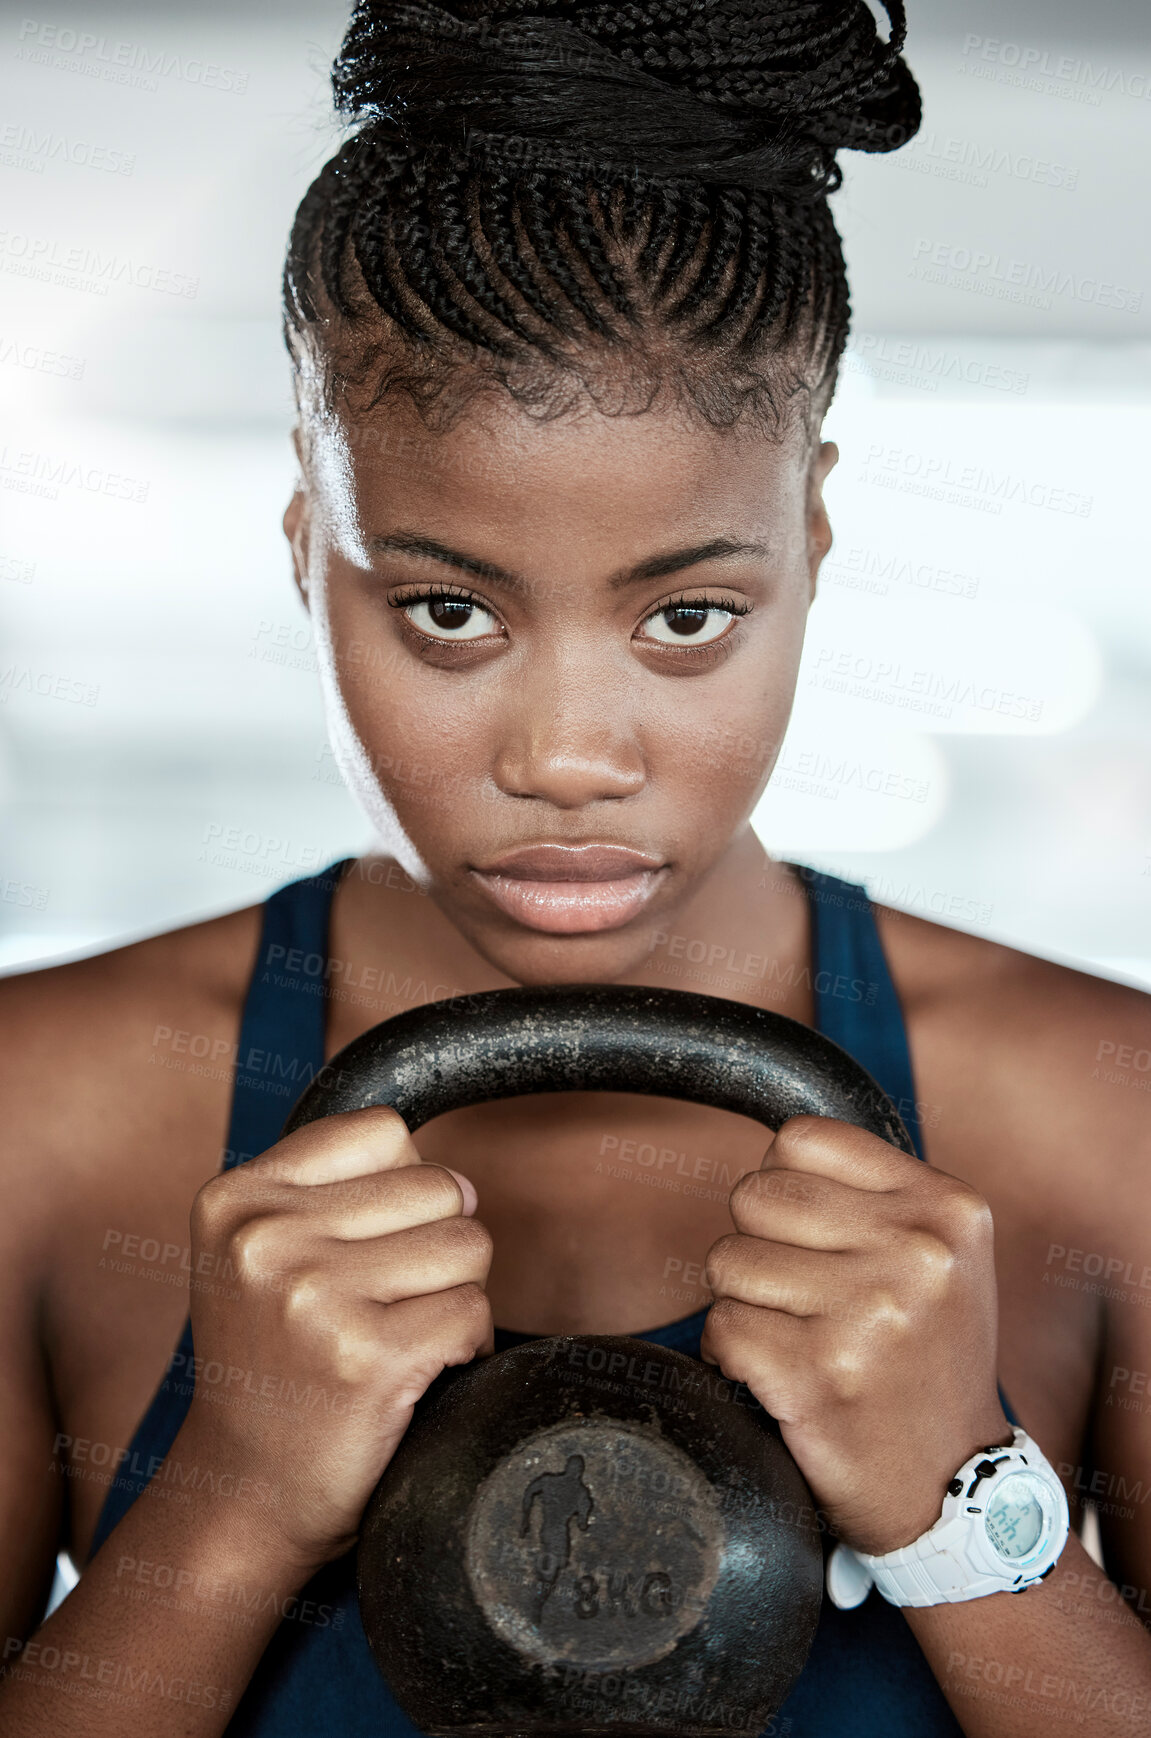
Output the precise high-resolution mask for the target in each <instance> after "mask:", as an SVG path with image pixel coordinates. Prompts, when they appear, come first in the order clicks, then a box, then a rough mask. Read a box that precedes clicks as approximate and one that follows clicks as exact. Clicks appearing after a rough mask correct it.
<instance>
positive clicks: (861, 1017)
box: [788, 863, 925, 1159]
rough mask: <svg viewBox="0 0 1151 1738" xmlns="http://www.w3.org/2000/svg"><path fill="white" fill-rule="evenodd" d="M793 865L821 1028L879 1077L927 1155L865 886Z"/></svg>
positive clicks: (899, 1018) (903, 1032)
mask: <svg viewBox="0 0 1151 1738" xmlns="http://www.w3.org/2000/svg"><path fill="white" fill-rule="evenodd" d="M788 867H789V868H791V869H794V871H795V873H796V874H797V875H798V876H799V878H800V880H801V881H802V882H803V885H804V887H805V888H806V890H807V900H808V909H809V910H810V912H811V932H812V933H811V981H812V991H813V994H814V997H815V1025H816V1028H817V1030H818V1031H820V1032H823V1033H824V1034H825V1035H826V1036H827V1037H828V1038H831V1039H833V1040H834V1042H835V1043H836V1044H839V1045H841V1046H842V1048H843V1049H844V1050H846V1051H847V1052H848V1053H849V1054H850V1055H852V1056H854V1057H855V1060H856V1061H857V1062H860V1063H862V1065H863V1067H864V1068H866V1069H867V1072H868V1073H869V1074H870V1075H872V1076H873V1078H874V1079H875V1080H877V1081H878V1082H879V1084H880V1086H882V1088H883V1090H884V1091H885V1092H886V1093H887V1096H888V1097H889V1098H890V1099H891V1100H892V1101H893V1103H894V1104H895V1108H896V1110H898V1112H899V1114H900V1116H901V1117H902V1118H903V1121H904V1123H905V1125H906V1127H907V1132H908V1134H909V1135H910V1136H911V1139H912V1141H913V1142H914V1145H915V1150H916V1152H917V1153H918V1155H919V1157H920V1158H921V1159H922V1158H923V1157H924V1156H925V1155H924V1151H923V1138H922V1132H921V1129H920V1126H919V1113H918V1109H917V1107H916V1101H915V1085H914V1080H913V1077H912V1072H911V1053H910V1051H909V1050H908V1047H907V1028H906V1026H905V1024H904V1019H903V1009H902V1008H901V1007H900V1003H899V996H898V994H897V992H896V988H895V984H894V982H893V981H892V977H891V972H890V971H889V969H888V965H887V958H886V955H885V954H884V951H883V943H882V942H881V940H880V938H879V930H878V927H877V925H876V922H875V908H874V907H873V905H872V903H871V900H870V899H869V897H868V894H867V889H866V888H865V887H861V886H859V885H857V884H856V883H855V882H853V881H840V880H839V879H838V878H837V877H836V876H834V875H825V874H824V873H823V872H822V870H819V869H808V868H805V867H804V866H803V865H802V864H799V863H792V864H789V865H788Z"/></svg>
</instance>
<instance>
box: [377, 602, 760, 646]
mask: <svg viewBox="0 0 1151 1738" xmlns="http://www.w3.org/2000/svg"><path fill="white" fill-rule="evenodd" d="M447 597H452V598H459V599H461V600H462V601H463V602H465V603H474V604H475V606H476V608H477V609H482V610H487V613H488V614H489V615H491V616H494V615H495V613H496V612H495V611H494V610H493V609H492V608H491V607H490V606H489V605H488V604H486V603H484V602H483V601H482V599H480V598H478V597H477V596H476V595H475V593H474V592H470V591H468V589H467V587H466V586H462V585H444V584H440V585H425V586H409V587H408V588H407V589H406V590H401V591H398V592H396V593H395V594H394V596H392V597H390V598H389V599H388V608H389V609H395V610H406V609H410V608H411V607H412V605H413V604H417V603H434V602H435V601H436V599H437V598H447ZM681 607H686V608H688V609H708V610H723V611H724V612H725V613H726V614H727V615H730V616H733V617H737V618H738V617H740V616H746V615H749V614H750V612H751V605H750V604H749V603H746V602H742V601H741V600H740V599H738V598H734V597H728V596H722V597H721V596H710V597H694V596H691V595H690V594H689V593H687V592H682V591H681V592H677V593H676V595H675V596H674V597H670V598H668V599H667V600H666V601H665V602H664V603H661V604H659V605H658V606H657V607H656V608H655V609H653V610H650V611H649V612H648V614H647V615H646V616H645V617H644V618H643V619H644V621H645V622H648V621H651V620H652V618H653V617H654V616H661V615H663V614H664V612H665V611H666V610H673V609H679V608H681ZM407 625H408V626H409V628H410V629H411V631H412V632H413V633H415V634H419V635H420V638H421V639H422V640H424V641H425V642H426V643H427V644H429V645H436V646H442V645H448V644H450V643H451V642H450V641H446V640H433V639H432V638H431V636H430V635H427V634H422V633H420V629H419V628H417V627H416V625H415V623H414V622H409V623H408V624H407ZM729 637H730V636H729V635H726V634H725V635H723V636H722V637H721V638H720V639H718V640H709V641H708V642H707V643H706V644H705V645H702V646H692V645H688V644H684V645H682V646H669V645H668V644H667V643H666V642H661V641H655V640H653V641H652V642H651V644H653V645H658V646H659V649H660V651H661V652H671V653H672V654H673V655H674V656H675V657H677V658H684V657H687V658H706V657H708V656H710V657H713V658H714V657H717V656H719V655H720V652H721V648H722V647H725V646H726V643H727V640H728V638H729ZM467 643H468V642H466V641H462V642H461V644H467ZM476 643H477V642H476V641H474V640H473V641H472V642H471V644H472V645H475V644H476Z"/></svg>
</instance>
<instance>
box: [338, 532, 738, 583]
mask: <svg viewBox="0 0 1151 1738" xmlns="http://www.w3.org/2000/svg"><path fill="white" fill-rule="evenodd" d="M368 541H369V547H370V549H371V551H372V553H373V554H374V555H392V554H395V555H416V556H422V557H425V558H427V559H430V560H432V561H439V562H442V563H443V564H444V565H445V566H446V567H454V568H458V569H460V570H461V571H462V572H464V573H470V574H473V575H474V576H475V577H476V578H478V579H489V580H493V581H495V582H497V583H498V584H500V585H504V586H506V587H507V588H508V590H509V591H521V592H526V591H530V590H531V581H530V580H528V579H525V578H524V576H523V575H522V574H520V573H514V572H512V571H511V570H510V569H509V568H506V567H499V566H497V564H496V563H495V562H493V561H482V560H481V559H480V558H479V557H478V556H475V555H467V554H465V553H464V552H463V551H462V550H459V549H449V548H448V546H447V545H446V544H444V543H439V542H437V541H436V539H435V538H433V537H424V536H422V535H421V534H420V533H419V532H416V531H393V532H391V533H390V534H389V535H388V536H386V537H382V536H381V537H372V538H369V540H368ZM770 554H771V549H770V547H769V546H768V545H767V544H766V543H740V542H736V541H735V539H733V538H731V537H713V538H711V539H710V540H709V541H708V542H707V543H695V544H692V545H690V546H689V547H688V548H686V549H669V550H665V551H664V552H662V553H661V554H659V555H649V556H648V558H647V560H646V561H640V562H638V563H637V564H636V565H635V566H634V567H625V568H619V569H617V571H616V572H615V573H613V574H610V575H609V577H608V588H609V590H611V591H622V590H623V589H624V587H626V586H629V585H638V584H640V583H641V582H643V581H646V580H652V579H663V578H664V577H665V575H667V574H669V573H680V572H682V571H683V569H684V568H687V567H696V566H698V565H699V563H700V562H703V561H725V560H730V559H731V558H732V557H734V556H737V555H761V556H767V555H770Z"/></svg>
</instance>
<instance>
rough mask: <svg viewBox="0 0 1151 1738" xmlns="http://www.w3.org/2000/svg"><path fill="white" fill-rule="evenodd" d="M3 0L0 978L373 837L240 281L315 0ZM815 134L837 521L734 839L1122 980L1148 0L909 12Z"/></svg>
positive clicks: (333, 3) (1139, 721)
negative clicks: (290, 528)
mask: <svg viewBox="0 0 1151 1738" xmlns="http://www.w3.org/2000/svg"><path fill="white" fill-rule="evenodd" d="M23 6H24V8H26V9H21V8H14V7H12V6H10V5H4V6H3V7H2V8H0V80H2V89H3V97H2V102H0V190H2V196H3V198H2V210H0V383H2V388H3V390H2V393H0V402H2V413H0V415H2V421H0V516H2V517H0V526H2V528H0V636H2V644H0V837H2V853H0V967H2V968H3V969H6V970H12V969H22V968H23V967H24V966H26V965H27V963H29V962H31V961H34V960H43V959H47V958H54V957H60V956H62V955H68V954H75V953H78V952H83V951H89V950H93V949H96V948H99V947H104V946H106V945H108V944H109V943H111V942H113V941H116V940H120V939H123V938H128V937H136V936H139V935H142V934H145V933H151V932H154V931H156V930H159V929H163V928H166V927H169V926H172V925H174V924H178V923H181V922H185V921H188V920H190V919H195V918H200V917H203V916H206V915H209V914H212V913H216V912H220V911H224V910H227V909H230V908H233V907H236V906H239V905H243V904H248V903H250V902H252V901H254V900H257V899H261V898H263V897H264V896H265V895H266V894H267V893H268V892H270V891H271V890H272V888H274V887H275V886H276V885H278V884H279V883H281V882H284V881H287V880H290V879H292V878H294V877H295V876H297V875H300V874H302V873H306V872H308V871H309V870H310V869H313V868H315V867H317V866H318V865H320V864H321V863H324V862H326V861H328V860H330V859H332V858H334V857H336V856H339V855H342V854H344V853H349V852H354V851H356V850H357V849H360V848H362V847H364V846H365V845H366V844H367V843H368V840H369V829H368V827H367V823H366V822H365V821H364V820H363V818H362V817H361V815H360V814H359V812H358V810H357V809H356V808H355V807H354V805H353V804H352V802H351V799H350V798H349V797H348V796H347V794H346V792H345V791H344V790H343V788H342V786H341V785H340V783H339V781H338V775H337V773H336V771H335V767H334V764H333V761H332V757H331V754H330V751H329V750H328V748H327V744H326V741H325V734H324V723H323V717H322V712H321V707H320V701H319V695H318V689H317V682H316V676H315V668H314V656H313V649H312V641H311V636H310V633H309V628H308V622H307V618H306V616H305V615H304V613H303V611H302V609H301V607H300V606H299V604H298V602H297V600H296V597H295V593H294V591H293V588H292V586H291V583H290V579H289V566H288V558H287V549H286V545H285V544H284V542H283V538H282V533H281V531H280V516H281V514H282V512H283V508H284V505H285V503H286V501H287V498H288V495H289V492H290V488H291V484H292V480H293V476H294V466H293V461H292V455H291V450H290V446H289V441H288V428H289V425H290V417H289V410H290V389H289V379H288V371H287V363H286V356H285V353H284V351H283V349H282V346H281V339H280V332H279V319H280V316H279V303H278V292H279V278H280V269H281V261H282V255H283V249H284V245H285V240H286V236H287V232H288V228H289V225H290V222H291V219H292V215H293V212H294V210H295V207H296V204H297V202H298V200H299V198H300V197H301V195H302V194H303V192H304V190H305V188H306V187H307V185H308V183H309V181H310V180H311V179H312V177H313V176H314V174H315V173H316V171H317V170H318V168H319V167H320V165H321V163H322V162H323V161H324V160H325V159H326V157H328V156H329V155H330V154H331V152H332V150H333V149H334V148H335V145H336V143H337V141H338V138H339V137H340V134H339V131H338V129H337V127H336V126H335V124H334V121H333V119H332V116H331V113H330V108H329V98H328V85H327V69H328V64H329V62H330V60H331V57H332V54H333V53H334V51H335V49H336V47H337V45H338V42H339V38H340V35H341V32H342V27H343V25H344V23H345V20H346V6H345V4H344V0H228V3H227V4H226V5H224V4H222V3H219V0H196V4H195V5H192V4H187V5H172V4H167V5H164V4H161V3H159V0H153V4H151V5H139V4H122V5H118V6H112V5H105V4H102V3H101V0H86V3H85V4H84V5H82V6H75V5H72V4H66V3H64V0H23ZM909 10H910V12H911V31H910V40H909V46H908V50H907V53H908V58H909V60H910V63H911V65H912V67H913V69H914V71H915V73H916V75H917V76H918V78H919V80H920V83H921V85H922V87H923V91H924V96H925V107H926V119H925V123H924V128H923V131H922V134H921V135H920V137H919V139H918V140H917V141H916V142H915V143H914V144H913V145H912V146H910V147H909V148H907V149H905V150H904V151H902V152H900V153H898V154H896V155H895V156H893V157H890V158H866V157H859V156H853V155H852V154H851V153H850V152H848V153H844V155H843V159H842V161H843V164H844V170H845V184H844V187H843V188H842V190H841V191H840V192H839V193H838V194H837V195H836V196H835V210H836V214H837V219H838V221H839V223H840V226H841V229H842V232H843V235H844V239H845V244H846V249H847V255H848V263H849V271H850V276H851V283H852V292H853V304H854V310H855V312H854V330H853V336H852V340H851V346H850V348H849V351H848V354H847V357H846V360H845V365H844V369H843V374H842V384H841V387H840V390H839V394H838V396H837V400H836V403H835V405H834V407H833V410H832V413H831V418H830V424H829V427H828V434H829V435H830V436H831V437H832V438H834V439H835V440H837V441H838V443H839V445H840V448H841V451H842V455H843V456H842V461H841V464H840V466H839V468H838V469H837V471H836V472H835V474H834V476H833V478H832V480H831V482H830V485H829V499H830V502H831V509H832V516H833V521H834V525H835V529H836V543H835V548H834V550H833V551H832V554H831V557H830V559H829V561H828V563H827V565H826V568H825V573H824V582H823V588H822V594H821V596H820V598H819V600H818V602H817V604H816V606H815V609H814V612H813V615H812V620H811V627H810V632H809V636H808V645H807V651H806V654H805V660H804V667H803V671H802V675H801V679H800V685H799V693H798V699H797V704H796V708H795V714H794V719H793V724H792V727H791V730H790V732H789V736H788V740H787V743H786V745H785V748H784V751H783V754H782V756H781V760H780V765H779V768H778V770H777V773H776V776H775V779H774V781H773V786H772V788H771V790H770V791H769V793H768V796H767V798H766V799H765V801H764V803H763V805H762V808H761V810H760V811H759V813H758V815H757V826H758V828H759V830H760V832H761V835H762V837H763V838H764V840H765V841H766V843H767V844H768V847H769V848H770V849H771V850H772V851H774V852H776V853H777V854H780V855H789V856H792V857H797V858H799V859H801V860H804V861H807V862H810V863H814V864H817V865H819V866H821V867H824V868H827V869H830V870H832V871H833V872H836V873H839V874H843V875H847V876H849V877H851V878H853V879H859V880H863V881H865V882H866V883H867V885H868V887H869V888H870V890H871V892H872V894H873V897H875V898H878V899H881V900H883V901H885V902H886V903H888V904H891V905H894V906H897V907H900V908H903V909H906V910H909V911H915V912H919V913H922V914H924V915H926V916H929V917H934V918H936V919H937V920H938V921H940V922H942V923H945V924H949V925H952V926H954V927H958V928H960V929H964V930H969V931H973V932H976V933H979V934H982V935H987V936H990V937H993V938H995V939H998V940H1002V941H1006V942H1008V943H1010V944H1012V945H1014V946H1017V947H1021V948H1024V949H1026V950H1028V951H1030V952H1032V953H1036V954H1040V955H1043V956H1045V957H1048V958H1053V959H1059V960H1065V961H1069V962H1071V963H1076V964H1080V965H1082V966H1085V967H1086V968H1087V969H1088V970H1091V971H1094V972H1097V973H1099V974H1101V975H1103V976H1108V977H1116V978H1123V979H1127V980H1129V981H1132V982H1140V983H1145V984H1151V933H1149V926H1148V921H1147V913H1148V903H1149V902H1148V894H1149V893H1151V753H1149V750H1151V713H1149V706H1148V691H1149V672H1151V593H1149V590H1148V586H1147V575H1146V566H1147V553H1146V551H1147V539H1146V535H1145V530H1144V524H1143V509H1144V506H1145V504H1146V500H1147V495H1146V490H1147V487H1148V485H1147V481H1146V476H1145V471H1146V464H1147V458H1148V454H1149V453H1151V438H1149V437H1151V427H1149V424H1151V415H1149V412H1151V242H1149V238H1148V226H1147V223H1146V216H1145V213H1146V198H1147V189H1146V174H1147V167H1146V166H1147V162H1148V159H1149V155H1151V152H1149V147H1151V41H1149V39H1148V33H1147V29H1146V14H1145V11H1144V10H1143V8H1142V5H1141V0H1129V3H1127V4H1123V3H1121V0H1097V3H1096V4H1095V5H1093V6H1092V7H1090V8H1083V7H1081V6H1079V5H1078V4H1076V5H1075V6H1072V5H1071V4H1070V0H1012V4H1011V5H1010V6H1008V7H1004V6H1003V5H1002V4H997V3H995V0H965V3H964V4H962V5H961V4H959V3H958V0H909Z"/></svg>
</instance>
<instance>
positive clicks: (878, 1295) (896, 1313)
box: [851, 1286, 913, 1336]
mask: <svg viewBox="0 0 1151 1738" xmlns="http://www.w3.org/2000/svg"><path fill="white" fill-rule="evenodd" d="M851 1315H852V1320H853V1322H854V1324H855V1325H856V1327H858V1328H859V1329H860V1331H861V1332H862V1333H863V1334H864V1335H868V1336H870V1335H872V1334H875V1333H878V1332H880V1331H881V1330H882V1331H885V1332H887V1333H897V1334H905V1333H908V1332H909V1331H910V1330H911V1328H912V1326H913V1323H912V1318H911V1313H910V1311H909V1310H908V1309H907V1307H906V1305H905V1304H904V1303H902V1302H901V1300H900V1299H899V1298H898V1297H897V1296H896V1294H895V1293H894V1292H893V1291H891V1290H890V1288H889V1287H887V1286H873V1287H872V1288H871V1289H870V1290H869V1291H866V1292H865V1293H864V1294H863V1296H862V1297H860V1298H858V1299H857V1300H856V1303H855V1307H854V1309H853V1310H852V1312H851Z"/></svg>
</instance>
